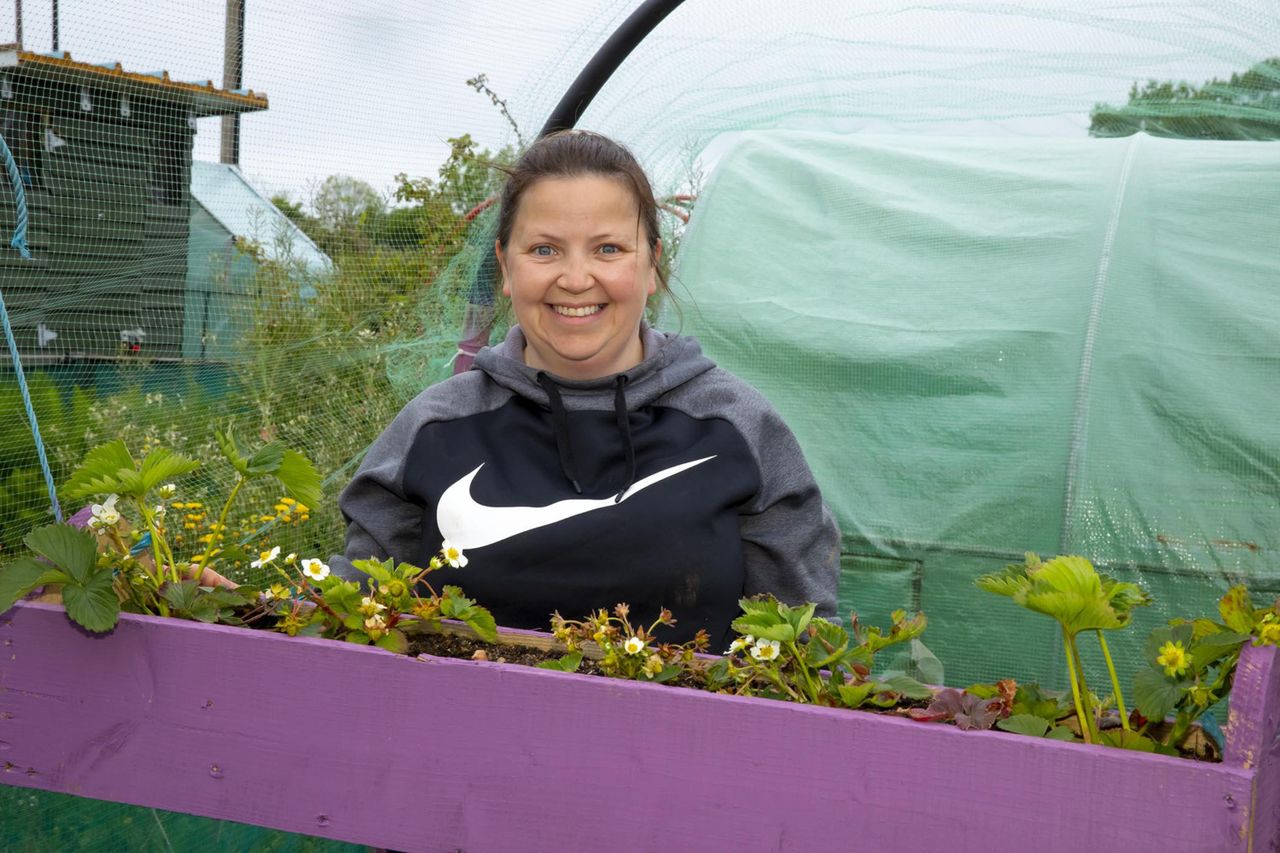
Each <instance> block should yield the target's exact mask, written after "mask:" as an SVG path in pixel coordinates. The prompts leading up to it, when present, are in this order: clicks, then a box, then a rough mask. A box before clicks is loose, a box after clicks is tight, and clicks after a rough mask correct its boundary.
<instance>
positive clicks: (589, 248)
mask: <svg viewBox="0 0 1280 853" xmlns="http://www.w3.org/2000/svg"><path fill="white" fill-rule="evenodd" d="M519 205H520V206H519V207H518V208H517V209H516V215H515V219H514V221H513V222H512V226H511V237H510V239H509V240H508V242H507V246H506V248H505V249H504V248H503V247H502V246H500V245H499V246H496V247H495V248H496V251H497V253H498V264H499V266H500V267H501V268H502V292H503V293H505V294H506V295H507V296H510V297H511V304H512V307H513V308H514V309H515V312H516V320H517V322H519V323H520V328H521V329H522V330H523V331H524V336H525V341H526V342H527V345H526V347H525V352H524V360H525V363H526V364H528V365H529V366H530V367H536V368H538V369H540V370H546V371H548V372H549V373H554V374H555V375H557V376H562V377H564V378H566V379H597V378H599V377H601V376H609V375H611V374H614V373H620V372H622V371H624V370H627V369H629V368H632V367H635V366H636V365H637V364H639V363H640V362H641V361H642V360H643V359H644V347H643V345H642V343H641V341H640V333H639V329H640V320H641V318H642V317H643V316H644V308H645V302H646V300H647V299H648V297H649V296H650V295H651V294H652V293H654V292H655V290H656V289H657V286H658V279H657V269H656V264H657V255H658V254H660V253H661V251H662V247H661V244H659V245H658V248H657V252H656V253H655V252H651V251H650V250H649V244H648V235H646V234H645V230H644V226H643V225H641V224H640V218H639V213H638V204H637V202H636V199H635V197H634V195H633V194H632V192H631V190H630V188H629V187H628V186H627V185H626V184H625V183H623V182H622V181H620V180H617V179H615V178H608V177H604V176H602V175H580V176H577V177H572V178H544V179H542V180H540V181H538V182H536V183H534V184H532V185H530V186H529V187H528V188H527V189H525V191H524V193H523V195H522V196H521V199H520V203H519Z"/></svg>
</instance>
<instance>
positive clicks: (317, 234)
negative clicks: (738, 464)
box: [271, 193, 324, 242]
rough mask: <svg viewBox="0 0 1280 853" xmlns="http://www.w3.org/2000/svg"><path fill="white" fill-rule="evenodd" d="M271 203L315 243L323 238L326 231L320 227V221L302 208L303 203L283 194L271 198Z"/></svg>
mask: <svg viewBox="0 0 1280 853" xmlns="http://www.w3.org/2000/svg"><path fill="white" fill-rule="evenodd" d="M271 203H272V204H274V205H275V206H276V210H278V211H280V212H281V213H283V214H284V215H285V218H286V219H288V220H289V221H290V222H292V223H293V224H294V225H296V226H298V228H299V230H301V231H302V233H303V234H306V235H307V236H308V237H310V238H311V239H312V240H313V241H315V242H319V241H320V240H321V239H322V238H323V233H322V232H323V230H324V229H323V228H322V227H321V225H320V220H319V219H317V218H316V217H314V216H312V215H311V214H309V213H307V212H306V211H305V210H304V209H303V208H302V202H296V201H294V200H293V199H291V198H289V196H287V195H285V194H283V193H277V194H276V195H273V196H272V197H271Z"/></svg>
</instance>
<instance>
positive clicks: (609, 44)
mask: <svg viewBox="0 0 1280 853" xmlns="http://www.w3.org/2000/svg"><path fill="white" fill-rule="evenodd" d="M683 2H684V0H645V2H644V3H643V4H642V5H641V6H640V8H639V9H636V10H635V11H634V12H632V13H631V14H630V15H629V16H628V17H627V19H626V20H625V21H623V22H622V26H620V27H618V29H616V30H615V31H614V33H613V35H611V36H609V39H608V41H606V42H605V43H604V44H602V45H601V46H600V49H599V50H597V51H596V55H595V56H593V57H591V61H590V62H588V63H587V64H586V66H585V67H583V69H582V70H581V71H580V72H578V76H577V77H576V78H575V79H574V81H573V82H572V83H571V84H569V88H568V89H567V90H566V91H565V93H564V95H563V96H562V97H561V98H560V103H558V104H556V108H555V109H554V110H552V111H551V117H550V118H548V119H547V123H546V124H544V125H543V126H542V130H541V131H540V132H539V133H538V136H546V135H547V134H548V133H554V132H555V131H557V130H568V129H569V128H571V127H573V126H574V125H575V124H577V123H578V119H580V118H582V114H583V113H584V112H586V111H587V107H588V106H589V105H590V104H591V100H592V99H593V98H595V96H596V94H597V93H598V92H599V91H600V89H601V87H603V86H604V84H605V82H607V81H608V79H609V77H610V76H611V75H612V74H613V72H615V71H617V70H618V66H619V65H621V64H622V62H623V60H625V59H626V58H627V57H628V56H630V55H631V51H632V50H633V49H635V46H636V45H638V44H640V42H641V41H642V40H643V39H644V37H645V36H647V35H648V34H649V33H650V32H652V31H653V28H654V27H656V26H658V24H660V23H662V20H663V18H665V17H667V15H670V14H671V13H672V12H674V11H675V9H676V7H677V6H679V5H680V4H681V3H683Z"/></svg>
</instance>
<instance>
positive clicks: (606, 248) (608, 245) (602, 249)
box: [600, 243, 622, 255]
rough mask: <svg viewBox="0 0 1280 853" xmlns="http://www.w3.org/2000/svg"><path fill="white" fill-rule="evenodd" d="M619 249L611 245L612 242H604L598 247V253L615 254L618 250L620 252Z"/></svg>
mask: <svg viewBox="0 0 1280 853" xmlns="http://www.w3.org/2000/svg"><path fill="white" fill-rule="evenodd" d="M621 251H622V249H621V248H619V247H617V246H615V245H613V244H612V243H606V244H605V245H603V246H601V247H600V253H601V254H604V255H616V254H618V252H621Z"/></svg>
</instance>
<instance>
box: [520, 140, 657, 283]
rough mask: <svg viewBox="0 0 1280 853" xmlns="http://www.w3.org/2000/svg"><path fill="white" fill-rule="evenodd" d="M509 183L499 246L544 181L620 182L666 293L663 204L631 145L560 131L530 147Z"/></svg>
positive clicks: (522, 155) (521, 157)
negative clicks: (586, 178) (589, 178)
mask: <svg viewBox="0 0 1280 853" xmlns="http://www.w3.org/2000/svg"><path fill="white" fill-rule="evenodd" d="M503 171H504V172H506V173H507V182H506V184H504V185H503V187H502V202H501V207H500V208H499V210H498V235H497V238H498V244H499V245H501V246H502V247H503V248H505V247H506V245H507V241H509V240H510V239H511V228H512V226H513V224H514V223H515V219H516V212H517V211H518V210H519V208H520V199H521V197H522V196H523V195H524V193H525V190H527V189H529V187H531V186H533V185H534V184H535V183H537V182H538V181H540V180H543V179H544V178H573V177H578V176H580V175H599V176H601V177H605V178H613V179H614V180H617V181H621V182H622V183H623V184H624V185H625V186H626V187H627V188H628V189H630V190H631V194H632V196H634V197H635V200H636V204H637V205H638V207H639V218H640V224H641V225H642V226H644V230H645V236H646V238H647V240H648V243H649V256H650V259H651V260H652V261H653V265H654V268H655V269H656V270H657V273H658V283H659V288H660V289H661V290H663V291H665V290H667V277H666V275H665V273H664V272H663V269H662V266H661V265H660V264H659V263H658V259H657V255H656V250H657V247H658V239H659V231H658V203H657V200H656V199H655V198H654V197H653V186H652V185H651V184H650V183H649V177H648V176H647V175H645V173H644V169H642V168H641V167H640V163H639V162H638V161H637V160H636V158H635V155H634V154H632V153H631V152H630V151H629V150H627V147H626V146H625V145H623V144H622V143H620V142H615V141H614V140H612V139H610V138H609V137H607V136H604V135H603V134H599V133H594V132H592V131H589V130H560V131H556V132H555V133H550V134H547V135H546V136H544V137H542V138H540V139H538V140H537V141H536V142H534V143H533V144H532V145H530V146H529V147H528V148H527V149H525V152H524V153H523V154H521V155H520V159H519V160H517V161H516V164H515V165H514V166H511V167H509V168H505V169H503Z"/></svg>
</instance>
